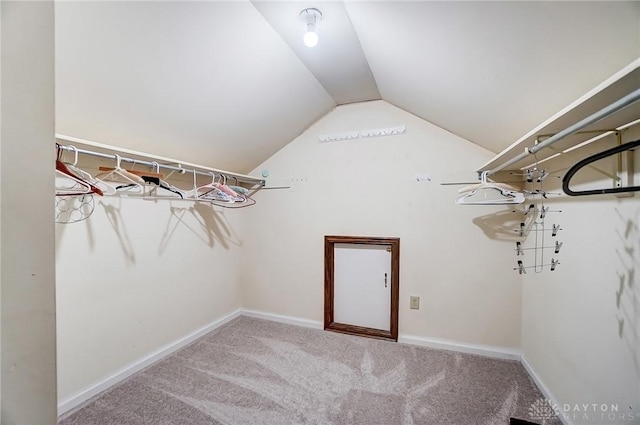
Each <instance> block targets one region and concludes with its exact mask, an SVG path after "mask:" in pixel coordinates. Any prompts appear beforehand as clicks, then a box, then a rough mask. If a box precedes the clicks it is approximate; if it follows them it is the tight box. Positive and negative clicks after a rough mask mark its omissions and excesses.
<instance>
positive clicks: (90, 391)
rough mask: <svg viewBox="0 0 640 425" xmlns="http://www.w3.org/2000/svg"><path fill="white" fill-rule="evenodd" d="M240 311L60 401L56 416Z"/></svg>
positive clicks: (237, 314) (215, 321)
mask: <svg viewBox="0 0 640 425" xmlns="http://www.w3.org/2000/svg"><path fill="white" fill-rule="evenodd" d="M240 314H241V310H236V311H233V312H231V313H229V314H227V315H226V316H223V317H221V318H220V319H217V320H214V321H213V322H211V323H209V324H207V325H205V326H203V327H201V328H200V329H197V330H196V331H194V332H192V333H190V334H189V335H187V336H185V337H184V338H180V339H179V340H176V341H174V342H171V343H169V344H167V345H165V346H164V347H162V348H160V349H158V350H156V351H154V352H153V353H151V354H149V355H147V356H145V357H143V358H141V359H139V360H137V361H134V362H132V363H129V364H128V365H126V366H124V367H122V368H120V369H118V370H117V371H115V372H114V373H113V374H112V375H111V376H109V377H107V378H105V379H103V380H102V381H99V382H97V383H95V384H93V385H90V386H88V387H86V388H84V389H82V390H80V391H79V392H77V393H76V394H74V395H72V396H70V397H68V398H66V399H65V400H62V401H61V402H60V403H58V416H60V415H62V414H64V413H66V412H68V411H69V410H71V409H73V408H75V407H77V406H79V405H80V404H82V403H84V402H85V401H87V400H89V399H90V398H91V397H93V396H95V395H97V394H99V393H101V392H102V391H104V390H106V389H108V388H110V387H112V386H113V385H116V384H117V383H119V382H121V381H123V380H125V379H126V378H128V377H129V376H131V375H133V374H134V373H136V372H139V371H141V370H142V369H144V368H146V367H148V366H150V365H151V364H153V363H155V362H157V361H158V360H161V359H163V358H164V357H166V356H168V355H169V354H171V353H174V352H175V351H177V350H179V349H180V348H182V347H184V346H186V345H188V344H190V343H191V342H193V341H195V340H196V339H198V338H200V337H201V336H203V335H205V334H207V333H209V332H211V331H212V330H214V329H216V328H219V327H220V326H222V325H224V324H225V323H227V322H229V321H231V320H233V319H235V318H236V317H238V316H240Z"/></svg>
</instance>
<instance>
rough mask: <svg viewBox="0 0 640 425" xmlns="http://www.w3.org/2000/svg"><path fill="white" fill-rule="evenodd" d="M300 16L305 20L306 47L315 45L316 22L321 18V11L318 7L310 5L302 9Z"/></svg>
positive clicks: (316, 42)
mask: <svg viewBox="0 0 640 425" xmlns="http://www.w3.org/2000/svg"><path fill="white" fill-rule="evenodd" d="M300 18H301V19H302V20H303V21H304V22H305V25H306V33H305V34H304V38H303V40H304V44H305V45H306V46H307V47H315V46H316V45H317V44H318V34H317V33H316V24H317V22H318V21H319V20H321V19H322V12H320V11H319V10H318V9H316V8H313V7H310V8H307V9H302V11H301V12H300Z"/></svg>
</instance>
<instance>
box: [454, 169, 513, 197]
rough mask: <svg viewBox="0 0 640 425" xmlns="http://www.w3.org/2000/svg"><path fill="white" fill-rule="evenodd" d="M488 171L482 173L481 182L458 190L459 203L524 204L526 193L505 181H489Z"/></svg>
mask: <svg viewBox="0 0 640 425" xmlns="http://www.w3.org/2000/svg"><path fill="white" fill-rule="evenodd" d="M487 174H488V171H483V172H482V174H481V175H480V180H481V181H480V183H478V184H474V185H471V186H467V187H464V188H462V189H460V190H459V191H458V193H460V196H459V197H458V198H457V199H456V204H458V205H507V204H522V203H523V202H524V194H523V193H522V192H520V191H519V190H518V189H516V188H515V187H513V186H510V185H508V184H505V183H494V182H489V181H487Z"/></svg>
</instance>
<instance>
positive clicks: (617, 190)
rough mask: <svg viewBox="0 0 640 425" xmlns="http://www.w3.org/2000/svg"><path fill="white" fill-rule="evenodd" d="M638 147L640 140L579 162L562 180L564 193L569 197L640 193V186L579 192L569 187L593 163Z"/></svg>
mask: <svg viewBox="0 0 640 425" xmlns="http://www.w3.org/2000/svg"><path fill="white" fill-rule="evenodd" d="M638 146H640V140H636V141H633V142H628V143H624V144H622V145H620V146H616V147H613V148H611V149H607V150H605V151H602V152H600V153H597V154H595V155H591V156H589V157H587V158H585V159H583V160H582V161H579V162H578V163H576V164H575V165H574V166H573V167H571V168H570V169H569V171H567V174H565V175H564V177H563V178H562V190H563V191H564V193H566V194H567V195H569V196H586V195H603V194H606V193H626V192H637V191H640V186H626V187H612V188H604V189H590V190H579V191H574V190H572V189H571V188H570V187H569V186H570V184H571V178H572V177H573V176H574V175H575V174H576V173H577V172H578V171H579V170H580V169H582V168H584V167H586V166H587V165H589V164H591V163H592V162H595V161H599V160H601V159H604V158H607V157H609V156H612V155H615V154H618V153H621V152H624V151H632V150H634V149H635V148H637V147H638Z"/></svg>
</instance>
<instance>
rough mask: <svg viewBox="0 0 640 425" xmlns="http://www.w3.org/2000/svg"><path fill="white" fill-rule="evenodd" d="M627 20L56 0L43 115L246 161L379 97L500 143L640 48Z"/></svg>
mask: <svg viewBox="0 0 640 425" xmlns="http://www.w3.org/2000/svg"><path fill="white" fill-rule="evenodd" d="M305 7H317V8H318V9H320V10H321V11H322V12H323V18H322V21H320V23H319V24H318V34H319V36H320V42H319V44H318V46H316V47H315V48H307V47H305V46H304V45H303V44H302V35H303V31H304V24H303V22H302V21H301V20H300V18H299V16H298V14H299V12H300V10H302V9H303V8H305ZM639 20H640V2H612V1H606V2H577V1H572V2H524V1H517V2H507V1H505V2H483V1H473V2H466V1H465V2H404V1H390V2H385V1H353V2H350V1H347V2H344V3H343V2H322V1H320V2H292V1H286V2H267V1H254V2H253V3H251V2H246V1H234V2H215V1H210V2H185V1H175V2H167V1H162V2H152V1H146V2H117V1H114V2H56V131H57V132H58V133H60V134H65V135H69V136H73V137H78V138H84V139H88V140H93V141H96V142H101V143H106V144H111V145H115V146H121V147H127V148H130V149H136V150H140V151H145V152H150V153H154V154H157V155H162V156H167V157H174V158H179V159H182V160H185V161H190V162H195V163H200V164H203V165H210V166H214V167H217V168H223V169H228V170H232V171H238V172H248V171H249V170H251V169H253V168H254V167H255V166H257V165H258V164H259V163H260V162H262V161H263V160H264V159H266V158H268V157H269V156H270V155H272V154H273V153H275V152H276V151H277V150H279V149H280V148H282V147H283V146H284V145H286V144H287V143H289V142H290V141H291V140H293V139H294V138H295V137H296V136H298V135H299V134H300V133H302V132H303V131H304V130H305V129H306V128H308V127H309V126H310V125H311V124H312V123H314V122H315V121H316V120H317V119H319V118H320V117H322V116H323V115H325V114H326V113H328V112H329V111H330V110H331V109H332V108H333V107H335V106H336V105H337V104H344V103H350V102H358V101H365V100H372V99H377V98H382V99H383V100H385V101H387V102H390V103H392V104H394V105H396V106H398V107H400V108H403V109H405V110H407V111H408V112H410V113H413V114H415V115H417V116H419V117H421V118H423V119H425V120H427V121H430V122H432V123H434V124H436V125H439V126H440V127H443V128H445V129H447V130H449V131H451V132H452V133H455V134H457V135H459V136H462V137H464V138H466V139H468V140H469V141H471V142H473V143H476V144H478V145H481V146H483V147H485V148H487V149H489V150H491V151H493V152H499V151H500V150H502V149H503V148H505V147H507V146H508V145H510V144H511V143H512V142H514V141H515V140H516V139H518V138H519V137H520V136H522V135H523V134H525V133H526V132H527V131H529V130H530V129H532V128H533V127H535V126H536V125H537V124H538V123H540V122H541V121H544V120H545V119H546V118H548V117H550V116H551V115H553V114H554V113H556V112H557V111H558V110H560V109H562V108H563V107H564V106H566V105H568V104H570V103H571V102H572V101H574V100H575V99H577V98H578V97H580V96H581V95H582V94H584V93H586V92H587V91H589V90H590V89H591V88H593V87H594V86H596V85H597V84H598V83H600V82H601V81H603V80H605V79H606V78H607V77H609V76H610V75H612V74H613V73H615V72H616V71H618V70H619V69H621V68H623V67H624V66H625V65H627V64H629V63H630V62H631V61H633V60H634V59H636V58H637V57H639V56H640V28H639ZM409 131H410V129H409ZM425 142H426V141H425ZM302 160H304V159H302Z"/></svg>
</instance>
